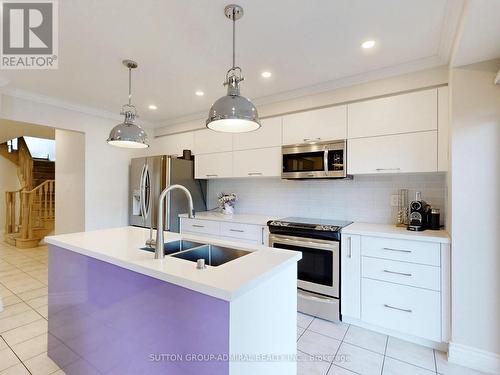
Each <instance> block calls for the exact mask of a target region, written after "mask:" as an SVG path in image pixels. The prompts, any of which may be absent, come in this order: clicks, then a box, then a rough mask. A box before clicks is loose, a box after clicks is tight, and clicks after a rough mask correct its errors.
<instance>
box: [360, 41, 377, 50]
mask: <svg viewBox="0 0 500 375" xmlns="http://www.w3.org/2000/svg"><path fill="white" fill-rule="evenodd" d="M373 47H375V41H374V40H367V41H364V42H363V43H362V44H361V48H364V49H370V48H373Z"/></svg>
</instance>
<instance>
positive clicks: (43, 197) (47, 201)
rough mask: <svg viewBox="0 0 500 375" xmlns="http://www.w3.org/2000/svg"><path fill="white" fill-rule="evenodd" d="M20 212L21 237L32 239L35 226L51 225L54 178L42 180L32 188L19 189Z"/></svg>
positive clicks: (52, 219)
mask: <svg viewBox="0 0 500 375" xmlns="http://www.w3.org/2000/svg"><path fill="white" fill-rule="evenodd" d="M21 212H22V215H21V216H20V218H21V219H20V220H21V231H20V234H21V235H20V238H21V239H24V240H28V239H33V238H34V235H33V231H34V229H35V228H47V227H48V226H53V224H54V220H55V180H47V181H44V182H43V183H41V184H40V185H38V186H37V187H36V188H34V189H33V190H27V191H26V190H25V191H21Z"/></svg>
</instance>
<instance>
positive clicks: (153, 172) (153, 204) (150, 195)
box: [129, 155, 207, 232]
mask: <svg viewBox="0 0 500 375" xmlns="http://www.w3.org/2000/svg"><path fill="white" fill-rule="evenodd" d="M173 184H180V185H184V186H185V187H186V188H187V189H188V190H189V191H190V192H191V195H192V196H193V203H194V209H195V211H205V210H206V191H207V189H206V188H207V182H206V180H195V179H194V162H193V160H186V159H180V158H177V157H175V156H168V155H161V156H151V157H144V158H135V159H132V161H131V165H130V196H129V198H130V206H129V224H130V225H133V226H138V227H145V228H149V227H150V226H151V223H152V226H153V228H155V229H156V221H157V215H158V214H157V210H158V208H157V205H158V198H159V196H160V193H161V192H162V190H163V189H165V188H166V187H167V186H170V185H173ZM165 206H166V207H165V209H164V212H165V217H164V221H163V222H164V223H165V225H164V230H168V231H171V232H179V216H178V215H179V214H182V213H187V212H188V211H189V209H188V202H187V199H186V196H185V195H184V193H183V192H182V191H175V190H174V191H172V192H170V193H169V196H167V199H166V203H165Z"/></svg>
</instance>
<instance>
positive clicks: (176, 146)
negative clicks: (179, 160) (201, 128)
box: [154, 132, 194, 156]
mask: <svg viewBox="0 0 500 375" xmlns="http://www.w3.org/2000/svg"><path fill="white" fill-rule="evenodd" d="M154 147H155V154H157V155H160V154H161V155H178V156H182V151H183V150H193V148H194V134H193V132H187V133H179V134H172V135H168V136H164V137H159V138H157V139H156V144H155V146H154Z"/></svg>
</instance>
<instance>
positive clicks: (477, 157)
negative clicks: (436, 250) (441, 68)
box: [450, 59, 500, 371]
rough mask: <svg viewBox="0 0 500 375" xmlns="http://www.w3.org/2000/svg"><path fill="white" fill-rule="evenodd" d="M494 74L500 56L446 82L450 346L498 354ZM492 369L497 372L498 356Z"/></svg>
mask: <svg viewBox="0 0 500 375" xmlns="http://www.w3.org/2000/svg"><path fill="white" fill-rule="evenodd" d="M499 69H500V59H498V60H492V61H488V62H483V63H478V64H473V65H468V66H463V67H459V68H454V69H452V71H451V79H450V93H451V116H452V117H451V135H450V136H451V189H452V195H451V204H452V211H451V214H452V218H451V219H452V228H453V231H452V293H453V294H452V342H453V343H454V344H458V345H464V346H466V347H473V348H477V349H480V350H483V351H486V352H489V353H497V355H500V195H499V193H500V86H495V85H494V84H493V79H494V77H495V74H496V72H498V70H499ZM450 354H453V353H452V352H451V353H450ZM460 357H461V358H459V359H460V360H465V361H466V360H467V359H468V358H467V356H465V355H464V356H460ZM454 359H456V358H454ZM497 364H498V366H499V367H497V369H496V370H497V371H499V370H500V356H499V357H497Z"/></svg>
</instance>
